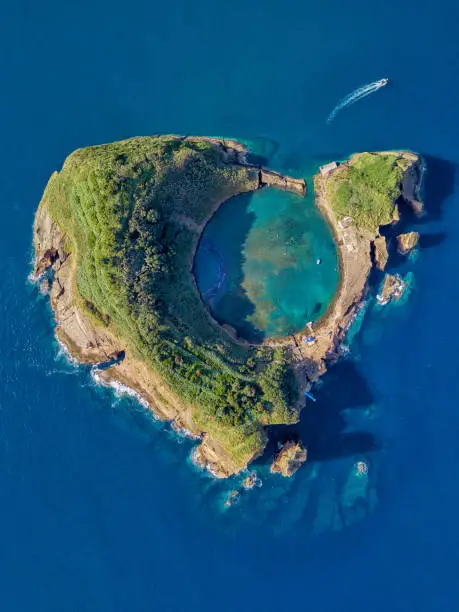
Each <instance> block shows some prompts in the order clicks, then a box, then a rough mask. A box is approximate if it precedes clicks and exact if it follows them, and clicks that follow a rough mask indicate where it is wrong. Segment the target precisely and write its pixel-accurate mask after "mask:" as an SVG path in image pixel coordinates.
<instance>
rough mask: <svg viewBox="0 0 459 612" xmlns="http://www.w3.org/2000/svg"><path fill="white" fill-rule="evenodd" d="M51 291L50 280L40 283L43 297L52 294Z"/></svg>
mask: <svg viewBox="0 0 459 612" xmlns="http://www.w3.org/2000/svg"><path fill="white" fill-rule="evenodd" d="M50 289H51V285H50V283H49V280H48V279H47V278H45V279H44V280H42V281H41V283H40V293H41V294H42V295H48V293H49V292H50Z"/></svg>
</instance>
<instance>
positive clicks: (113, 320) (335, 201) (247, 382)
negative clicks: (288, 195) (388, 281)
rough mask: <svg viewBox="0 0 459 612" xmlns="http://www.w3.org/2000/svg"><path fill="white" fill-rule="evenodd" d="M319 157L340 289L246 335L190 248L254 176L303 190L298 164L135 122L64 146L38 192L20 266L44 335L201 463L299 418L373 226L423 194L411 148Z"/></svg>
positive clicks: (326, 360)
mask: <svg viewBox="0 0 459 612" xmlns="http://www.w3.org/2000/svg"><path fill="white" fill-rule="evenodd" d="M329 166H330V167H325V168H322V169H321V171H320V172H319V173H318V174H317V175H316V177H315V178H314V190H315V196H316V204H317V206H318V207H319V208H320V210H321V211H322V212H323V214H324V216H325V217H326V219H327V220H328V222H329V224H330V228H331V231H332V232H333V235H334V237H335V241H336V245H337V249H338V254H339V261H340V284H339V287H338V291H337V293H336V295H335V297H334V300H333V301H332V303H331V304H330V306H329V308H328V310H327V312H326V314H325V315H324V316H323V317H322V318H321V319H319V320H317V321H315V322H312V323H309V324H306V322H305V328H304V329H303V330H302V331H301V332H299V333H297V334H293V335H291V336H288V337H286V338H276V339H267V340H264V341H262V342H260V343H249V342H248V341H247V340H245V339H243V338H241V337H239V336H238V334H237V332H236V330H235V329H233V328H232V327H231V326H229V325H227V324H220V323H218V322H217V321H216V320H215V319H214V318H213V316H212V314H211V312H210V311H209V309H208V308H207V306H206V305H205V304H204V302H203V300H202V299H201V295H200V293H199V290H198V287H197V284H196V280H195V278H194V275H193V262H194V258H195V254H196V250H197V247H198V243H199V239H200V236H201V234H202V232H203V230H204V228H205V226H206V224H207V223H208V222H209V220H210V219H211V217H212V216H213V214H214V213H215V212H216V210H217V209H218V208H219V206H220V205H221V204H222V203H223V202H225V201H227V200H229V199H230V198H232V197H234V196H237V195H239V194H242V193H246V192H251V191H255V190H257V189H263V188H265V187H266V186H271V187H275V188H278V189H283V190H290V191H293V192H295V193H297V194H299V195H301V196H304V195H305V193H306V182H305V181H304V180H303V179H298V178H292V177H287V176H282V175H281V174H279V173H277V172H274V171H271V170H268V169H266V168H264V167H261V166H258V165H255V164H253V163H251V162H250V158H249V157H248V152H247V150H246V148H245V147H244V146H243V145H242V144H240V143H238V142H236V141H234V140H224V139H218V138H204V137H202V138H201V137H180V136H175V135H166V136H151V137H138V138H131V139H128V140H124V141H120V142H115V143H110V144H105V145H100V146H92V147H87V148H84V149H78V150H76V151H75V152H73V153H72V154H71V155H69V157H68V158H67V159H66V160H65V163H64V165H63V167H62V169H61V170H60V171H59V172H54V173H53V174H52V176H51V178H50V179H49V182H48V185H47V186H46V189H45V192H44V194H43V197H42V200H41V202H40V205H39V207H38V210H37V213H36V216H35V223H34V234H33V241H34V249H35V263H34V277H35V278H36V279H37V280H38V281H39V282H40V283H41V286H42V288H43V291H46V290H47V288H48V287H49V289H50V290H49V292H50V300H51V306H52V308H53V311H54V315H55V320H56V336H57V338H58V340H59V341H60V342H61V343H62V344H63V345H65V347H67V349H68V351H69V353H70V354H71V355H72V356H73V357H74V358H75V359H76V360H78V361H79V362H81V363H87V364H99V365H102V367H99V368H98V369H97V376H98V379H99V380H100V382H102V383H103V384H107V385H110V384H114V383H116V384H122V385H124V386H126V387H128V388H129V389H132V390H133V391H135V392H136V393H137V394H138V396H139V398H141V399H142V400H143V401H144V402H145V403H146V404H147V405H148V406H149V408H150V409H151V410H152V411H154V413H155V414H156V415H157V416H158V417H159V418H161V419H164V420H169V421H171V422H172V423H173V425H174V427H175V428H176V429H180V430H184V431H186V432H188V433H189V434H191V435H193V436H195V437H196V438H199V440H200V443H199V445H198V446H197V447H196V450H195V452H194V460H195V461H196V462H197V463H198V464H199V465H201V466H202V467H204V468H207V469H208V470H209V471H210V472H211V473H212V474H214V475H215V476H218V477H228V476H230V475H232V474H235V473H239V472H241V471H242V470H243V469H244V468H246V467H247V466H248V464H249V463H250V462H252V461H253V460H254V459H255V458H256V457H258V456H260V455H261V454H262V453H263V451H264V449H265V447H266V444H267V441H268V435H267V429H268V426H273V425H279V424H293V423H295V422H297V421H298V419H299V415H300V411H301V410H302V408H303V407H304V405H305V401H307V399H306V398H307V397H310V398H313V395H312V394H311V390H312V385H313V384H314V382H315V381H317V379H318V377H319V376H321V375H322V374H323V373H324V372H325V371H326V369H327V367H328V365H329V364H330V363H333V362H334V361H336V360H337V359H338V358H339V356H340V354H341V348H342V343H343V340H344V337H345V334H346V331H347V329H348V328H349V326H350V324H351V322H352V320H353V319H354V318H355V316H356V313H357V312H358V310H359V308H360V307H361V304H362V301H363V300H364V299H365V295H366V292H367V290H368V282H369V276H370V271H371V270H372V268H377V269H379V270H383V269H384V267H385V263H386V261H387V257H388V251H387V246H386V240H385V238H384V237H383V235H382V234H381V232H380V227H381V226H385V225H390V224H394V223H396V221H397V219H398V218H399V216H400V215H399V209H400V203H401V202H403V203H405V204H406V205H409V206H411V207H412V208H413V209H414V210H415V211H416V212H418V213H419V211H421V210H422V204H421V195H420V193H421V192H420V190H421V184H422V175H423V163H422V160H421V158H420V157H419V156H417V155H415V154H414V153H410V152H406V151H401V152H400V151H395V152H383V153H362V154H357V155H354V156H352V157H351V158H350V159H349V160H348V161H346V162H343V163H340V164H330V165H329ZM299 448H300V449H301V453H300V455H301V456H300V460H301V462H302V461H304V460H305V459H306V450H305V449H302V447H301V446H300V447H299ZM283 471H285V472H286V475H290V472H292V473H293V471H294V470H281V472H283Z"/></svg>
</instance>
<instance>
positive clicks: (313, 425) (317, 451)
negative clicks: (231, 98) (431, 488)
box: [258, 361, 381, 464]
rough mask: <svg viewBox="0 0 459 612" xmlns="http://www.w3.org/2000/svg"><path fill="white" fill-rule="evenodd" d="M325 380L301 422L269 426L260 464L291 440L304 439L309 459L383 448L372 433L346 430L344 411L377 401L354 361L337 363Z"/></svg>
mask: <svg viewBox="0 0 459 612" xmlns="http://www.w3.org/2000/svg"><path fill="white" fill-rule="evenodd" d="M324 382H325V384H323V385H321V387H320V388H319V389H317V391H315V393H314V395H315V397H316V400H317V401H316V402H308V403H307V405H306V407H305V408H303V410H302V412H301V415H300V421H299V423H296V424H295V425H286V426H279V425H278V426H274V427H271V428H270V429H269V443H268V447H267V449H266V451H265V453H264V455H263V456H262V457H261V458H260V459H259V460H258V463H260V464H267V463H270V462H271V461H272V457H273V455H274V454H275V453H276V451H277V448H278V445H279V444H282V443H284V442H285V441H286V440H291V439H294V440H302V442H303V444H304V445H305V447H306V448H307V450H308V462H312V461H319V462H323V461H331V460H333V459H339V458H340V457H346V456H352V455H359V454H364V455H365V454H367V453H370V452H374V451H376V450H378V449H380V448H381V443H380V442H379V440H378V439H377V438H376V437H375V435H374V434H372V433H370V432H366V431H350V432H347V431H346V429H347V428H348V427H349V424H348V422H347V420H346V416H345V413H346V412H349V411H352V410H365V409H368V407H369V406H371V405H372V404H373V403H374V396H373V393H372V392H371V390H370V388H369V386H368V384H367V382H366V380H365V378H364V377H363V376H362V374H361V373H360V372H359V370H358V369H357V368H356V366H355V363H354V362H352V361H341V362H338V363H337V364H336V365H334V366H333V367H332V368H331V369H330V370H329V371H328V372H327V373H326V375H325V381H324Z"/></svg>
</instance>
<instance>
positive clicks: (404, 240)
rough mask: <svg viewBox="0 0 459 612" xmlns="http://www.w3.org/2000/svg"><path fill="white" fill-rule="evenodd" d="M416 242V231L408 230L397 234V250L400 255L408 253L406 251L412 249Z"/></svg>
mask: <svg viewBox="0 0 459 612" xmlns="http://www.w3.org/2000/svg"><path fill="white" fill-rule="evenodd" d="M418 242H419V233H418V232H408V233H406V234H400V235H399V236H397V246H398V252H399V253H400V254H401V255H408V253H409V252H410V251H412V250H413V249H414V247H415V246H416V245H417V243H418Z"/></svg>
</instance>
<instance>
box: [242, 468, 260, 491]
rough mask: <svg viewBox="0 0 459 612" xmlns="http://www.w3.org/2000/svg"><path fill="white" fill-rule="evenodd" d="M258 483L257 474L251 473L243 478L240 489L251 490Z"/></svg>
mask: <svg viewBox="0 0 459 612" xmlns="http://www.w3.org/2000/svg"><path fill="white" fill-rule="evenodd" d="M258 483H259V480H258V477H257V473H256V472H251V473H250V474H249V475H248V476H246V477H245V478H244V480H243V481H242V487H243V488H244V489H247V490H248V489H253V488H254V487H255V486H256V485H257V484H258Z"/></svg>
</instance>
